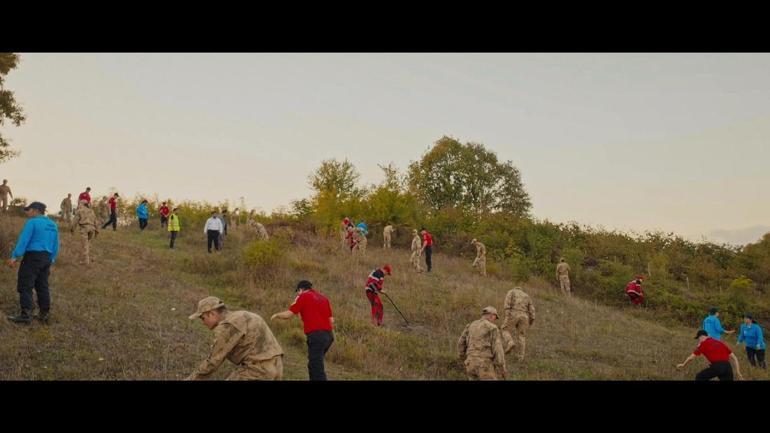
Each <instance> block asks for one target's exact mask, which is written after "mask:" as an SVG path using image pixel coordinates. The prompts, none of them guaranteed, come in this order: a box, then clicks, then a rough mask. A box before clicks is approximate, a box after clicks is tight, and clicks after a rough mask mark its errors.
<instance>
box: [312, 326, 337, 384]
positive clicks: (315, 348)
mask: <svg viewBox="0 0 770 433" xmlns="http://www.w3.org/2000/svg"><path fill="white" fill-rule="evenodd" d="M332 343H334V334H332V332H331V331H313V332H311V333H310V334H307V372H308V374H309V375H310V380H326V370H325V369H324V356H326V352H328V351H329V348H330V347H332Z"/></svg>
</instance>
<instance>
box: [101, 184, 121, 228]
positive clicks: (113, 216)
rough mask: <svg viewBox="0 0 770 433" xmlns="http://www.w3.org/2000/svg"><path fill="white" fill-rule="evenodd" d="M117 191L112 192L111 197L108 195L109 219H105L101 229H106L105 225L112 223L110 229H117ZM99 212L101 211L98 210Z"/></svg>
mask: <svg viewBox="0 0 770 433" xmlns="http://www.w3.org/2000/svg"><path fill="white" fill-rule="evenodd" d="M118 197H119V195H118V193H115V194H113V196H112V197H110V200H109V203H110V219H109V220H107V222H106V223H104V225H103V226H102V230H104V229H106V228H107V226H109V225H110V224H112V231H115V230H117V229H118ZM99 212H101V211H99Z"/></svg>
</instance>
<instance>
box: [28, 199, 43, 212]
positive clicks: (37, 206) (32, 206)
mask: <svg viewBox="0 0 770 433" xmlns="http://www.w3.org/2000/svg"><path fill="white" fill-rule="evenodd" d="M30 209H36V210H39V211H40V212H45V205H44V204H43V203H40V202H39V201H33V202H32V203H30V204H29V206H27V207H25V208H24V210H30Z"/></svg>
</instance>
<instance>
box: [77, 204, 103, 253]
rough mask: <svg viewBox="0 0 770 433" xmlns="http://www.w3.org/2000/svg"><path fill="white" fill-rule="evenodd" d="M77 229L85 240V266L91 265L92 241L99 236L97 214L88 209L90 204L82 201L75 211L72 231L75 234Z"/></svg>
mask: <svg viewBox="0 0 770 433" xmlns="http://www.w3.org/2000/svg"><path fill="white" fill-rule="evenodd" d="M75 229H77V230H78V232H79V233H80V237H81V238H82V239H83V262H82V263H83V264H86V265H90V264H91V248H90V246H91V239H93V238H95V237H96V235H98V234H99V230H98V229H97V228H96V214H94V211H93V210H92V209H91V208H90V207H88V202H87V201H85V200H80V202H79V203H78V208H77V209H76V210H75V218H74V219H73V220H72V227H71V228H70V231H71V232H72V233H73V234H74V233H75Z"/></svg>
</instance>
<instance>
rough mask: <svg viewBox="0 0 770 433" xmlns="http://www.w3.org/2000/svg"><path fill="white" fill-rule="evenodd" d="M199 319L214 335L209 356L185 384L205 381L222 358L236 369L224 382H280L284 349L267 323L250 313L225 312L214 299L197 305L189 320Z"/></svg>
mask: <svg viewBox="0 0 770 433" xmlns="http://www.w3.org/2000/svg"><path fill="white" fill-rule="evenodd" d="M199 317H200V318H201V320H202V321H203V323H204V324H205V325H206V327H208V328H209V329H211V330H212V331H214V345H213V346H212V349H211V354H210V355H209V357H208V358H206V359H205V360H204V361H203V362H201V363H200V365H198V368H196V369H195V371H194V372H193V373H192V374H190V375H189V376H188V377H187V378H186V380H200V379H206V378H208V377H210V376H211V374H212V373H214V372H215V371H216V370H217V368H219V366H220V365H222V362H224V360H225V358H227V359H228V360H229V361H230V362H232V363H233V364H235V365H236V367H235V371H233V372H232V373H231V374H230V375H229V376H227V380H281V379H282V378H283V349H281V346H280V345H279V344H278V340H276V339H275V336H274V335H273V332H272V331H271V330H270V328H269V327H268V326H267V323H265V321H264V320H263V319H262V317H260V316H259V315H257V314H254V313H251V312H249V311H232V312H231V311H228V310H227V307H225V304H224V303H223V302H222V301H220V300H219V298H216V297H214V296H209V297H208V298H204V299H202V300H201V301H200V302H198V310H197V311H196V312H195V313H193V314H192V315H190V320H194V319H197V318H199Z"/></svg>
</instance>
